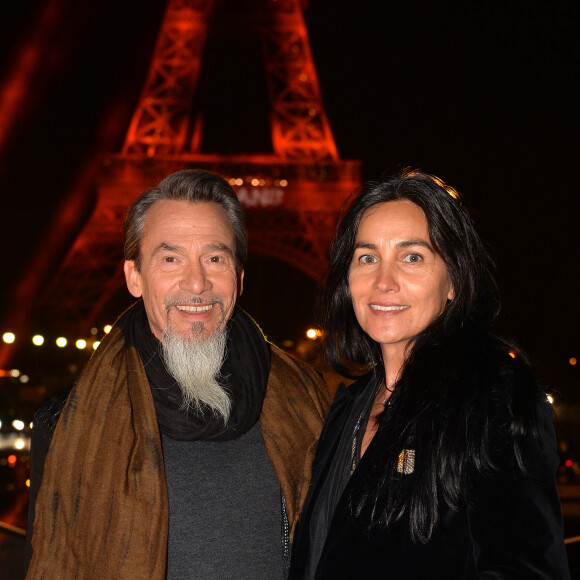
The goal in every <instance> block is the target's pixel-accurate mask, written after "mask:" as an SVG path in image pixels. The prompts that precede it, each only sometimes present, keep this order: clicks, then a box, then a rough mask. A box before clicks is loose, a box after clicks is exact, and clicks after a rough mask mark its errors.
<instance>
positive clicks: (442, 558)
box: [290, 355, 570, 580]
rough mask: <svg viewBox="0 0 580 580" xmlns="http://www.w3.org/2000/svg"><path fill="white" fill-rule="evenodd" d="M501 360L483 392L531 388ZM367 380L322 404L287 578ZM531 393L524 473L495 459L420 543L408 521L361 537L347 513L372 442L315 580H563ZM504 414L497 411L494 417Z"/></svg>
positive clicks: (551, 480)
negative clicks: (531, 432)
mask: <svg viewBox="0 0 580 580" xmlns="http://www.w3.org/2000/svg"><path fill="white" fill-rule="evenodd" d="M502 361H503V362H502V365H501V366H502V367H503V368H496V369H495V370H494V374H495V375H496V377H497V378H496V380H495V381H493V382H494V384H493V385H491V386H489V388H490V396H491V391H492V390H495V391H497V390H498V389H499V390H504V391H505V392H508V393H513V392H514V391H517V388H516V389H514V383H518V381H525V382H528V383H532V381H531V378H530V376H529V374H527V371H525V370H524V369H522V368H521V367H520V366H518V365H513V364H511V359H509V358H508V357H507V355H506V356H505V357H503V358H502ZM494 366H495V364H494ZM495 371H497V372H495ZM369 380H370V375H366V376H365V377H363V378H362V379H360V380H359V381H357V382H356V383H354V384H353V385H351V386H350V387H348V388H347V387H345V386H344V385H341V387H339V390H338V392H337V394H336V396H335V399H334V402H333V404H332V406H331V409H330V412H329V414H328V417H327V419H326V423H325V426H324V428H323V431H322V434H321V437H320V440H319V443H318V447H317V455H316V460H315V463H314V468H313V477H312V483H311V487H310V491H309V494H308V498H307V500H306V504H305V507H304V510H303V512H302V515H301V518H300V520H299V523H298V527H297V531H296V535H295V538H294V545H293V553H292V565H291V573H290V578H291V579H292V580H302V579H303V578H304V574H305V572H304V570H305V567H306V563H307V560H308V554H309V549H310V533H309V527H310V521H311V517H312V510H313V506H314V504H315V502H316V499H317V497H318V494H319V493H320V489H321V487H322V484H323V482H324V479H325V475H326V473H327V472H328V469H329V466H330V464H331V462H332V461H333V457H334V454H335V452H336V449H337V445H338V442H339V440H340V437H341V434H342V433H343V431H344V430H345V429H349V430H352V425H350V424H349V425H346V424H345V423H346V420H347V417H348V415H349V412H350V409H351V407H352V405H353V404H354V402H355V401H356V399H357V398H358V397H361V396H363V392H364V391H365V387H366V386H367V384H368V382H369ZM506 383H511V384H506ZM532 388H537V389H538V400H537V428H538V434H539V438H538V439H539V441H538V440H535V439H534V438H533V437H530V438H529V439H528V440H526V441H525V443H524V446H523V459H524V463H525V465H526V467H527V474H526V475H525V476H524V475H520V476H519V477H514V474H513V471H511V470H509V469H507V468H506V469H502V462H504V459H502V458H499V459H498V458H494V459H497V464H498V466H499V467H500V469H499V470H498V471H497V472H496V473H495V474H494V475H493V477H490V478H488V479H486V480H485V481H475V482H472V484H473V485H472V488H473V490H474V492H473V494H472V497H469V498H467V500H468V505H469V507H465V508H463V509H458V510H453V509H451V508H450V507H448V506H446V505H440V508H439V522H438V524H437V527H436V529H435V531H434V534H433V536H432V539H431V541H429V542H428V543H427V544H421V543H414V542H413V541H412V540H411V537H410V533H409V518H408V515H404V516H403V517H402V518H401V519H400V520H399V521H397V522H396V523H395V524H393V525H391V526H390V527H389V528H386V529H385V528H383V527H373V528H371V529H370V531H369V529H368V525H367V524H368V522H369V521H370V516H369V514H368V513H365V512H364V511H363V513H362V514H361V515H360V516H359V517H356V516H355V515H353V514H352V510H351V508H350V507H349V506H348V505H347V501H346V497H347V496H349V495H350V497H354V498H357V497H360V493H358V492H359V491H360V490H361V489H362V484H363V482H364V481H365V480H366V478H368V477H369V474H370V472H371V467H372V463H373V462H374V461H376V460H377V456H379V455H380V449H379V448H377V445H376V441H377V438H376V437H375V438H374V439H373V440H372V441H371V444H370V446H369V448H368V449H367V451H366V453H365V454H364V456H363V457H362V459H361V461H360V463H359V464H358V466H357V468H356V470H355V471H354V473H353V475H352V476H351V477H350V480H349V482H348V484H347V487H346V489H345V491H344V493H343V494H342V497H341V500H340V502H339V504H338V506H337V509H336V511H335V513H334V517H333V519H332V523H331V525H330V529H329V533H328V536H327V539H326V542H325V544H324V548H323V551H322V555H321V558H320V561H319V564H318V567H317V570H316V579H317V580H346V579H365V580H372V579H374V578H377V579H378V578H381V579H383V580H384V579H389V580H399V579H400V580H403V579H404V580H419V579H421V580H427V579H428V580H433V579H442V580H443V579H445V580H453V579H458V580H459V579H462V580H465V579H471V578H486V579H492V578H493V579H499V578H501V579H508V578H509V579H511V578H514V579H515V578H521V579H532V578H537V579H550V580H566V579H568V578H569V577H570V576H569V571H568V564H567V559H566V552H565V548H564V543H563V530H562V513H561V506H560V502H559V498H558V494H557V489H556V483H555V472H556V469H557V465H558V458H557V454H556V444H555V436H554V429H553V411H552V408H551V405H550V404H549V402H548V401H547V399H546V396H545V394H544V393H543V392H542V391H541V389H539V387H534V385H533V384H532ZM500 399H502V397H500ZM503 412H504V410H502V409H500V410H499V411H498V415H499V414H503ZM511 459H513V458H510V460H511ZM503 465H505V463H503ZM401 477H402V478H403V480H404V481H403V488H402V489H403V493H405V489H406V490H409V489H410V486H412V485H413V475H412V474H410V475H401ZM473 479H477V478H476V477H475V476H474V478H473ZM405 480H406V481H405Z"/></svg>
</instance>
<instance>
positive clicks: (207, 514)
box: [27, 170, 329, 580]
mask: <svg viewBox="0 0 580 580" xmlns="http://www.w3.org/2000/svg"><path fill="white" fill-rule="evenodd" d="M124 244H125V265H124V269H125V277H126V282H127V287H128V289H129V291H130V292H131V294H132V295H133V296H135V297H136V298H140V300H139V301H138V302H137V303H136V304H135V305H134V306H133V307H131V308H130V309H129V310H127V311H126V312H125V313H123V314H122V315H121V317H120V318H119V320H118V321H117V323H116V324H115V326H114V327H113V330H112V331H111V332H110V333H109V334H108V335H107V337H106V338H105V339H104V340H103V342H102V343H101V345H100V346H99V348H98V350H97V351H96V352H95V354H94V355H93V357H92V359H91V360H90V362H89V363H88V365H87V367H86V368H85V370H84V371H83V373H82V375H81V377H80V378H79V380H78V382H77V383H76V385H75V386H74V387H73V388H72V390H70V391H67V392H65V393H62V394H59V395H56V396H55V397H53V398H52V399H51V400H50V401H48V402H47V403H46V404H45V405H43V407H41V409H40V410H39V411H38V412H37V413H36V415H35V427H34V430H33V443H32V458H31V490H30V508H29V526H28V528H29V529H28V546H27V565H28V574H27V578H32V579H37V578H51V579H52V578H58V579H59V580H60V579H67V578H75V579H89V578H90V579H99V580H100V579H105V578H122V579H129V578H131V579H133V578H147V579H154V580H162V579H165V578H167V579H177V578H179V579H190V578H191V579H193V578H209V579H211V578H216V579H218V578H219V579H220V580H222V579H228V578H235V579H245V578H247V579H248V580H250V579H251V580H260V579H264V580H274V579H276V578H284V577H285V576H286V573H287V569H288V564H289V561H288V558H289V545H290V542H291V538H292V534H293V531H294V527H295V524H296V521H297V519H298V515H299V513H300V510H301V507H302V504H303V501H304V498H305V494H306V492H307V490H308V485H309V481H310V468H311V462H312V458H313V453H314V447H315V444H316V441H317V439H318V436H319V433H320V429H321V427H322V422H323V419H324V416H325V414H326V411H327V408H328V403H329V394H328V391H327V389H326V385H325V384H324V382H323V380H322V379H321V378H320V376H319V375H318V374H317V373H316V372H315V371H314V370H313V369H311V368H310V367H309V366H308V365H306V364H305V363H302V362H299V361H297V360H295V359H292V358H291V357H289V356H287V355H286V354H284V353H283V352H282V351H280V350H279V349H278V348H276V347H275V346H274V345H272V344H270V343H269V342H267V341H266V339H265V338H264V336H263V334H262V332H261V331H260V328H259V327H258V326H257V324H256V323H255V322H254V321H253V320H252V318H251V317H250V316H249V315H248V314H247V313H245V312H244V311H243V310H241V309H240V308H238V307H236V300H237V298H238V296H239V295H240V294H241V292H242V288H243V279H244V270H243V264H244V261H245V259H246V254H247V238H246V229H245V225H244V219H243V211H242V207H241V205H240V202H239V200H238V199H237V196H236V194H235V192H234V191H233V190H232V189H231V187H230V186H229V185H228V184H227V182H226V181H224V180H223V179H222V178H221V177H219V176H217V175H214V174H212V173H209V172H205V171H193V170H186V171H179V172H177V173H174V174H172V175H170V176H169V177H167V178H166V179H164V180H163V181H162V182H161V183H160V184H159V185H158V187H157V188H154V189H152V190H149V191H147V192H145V193H144V194H143V195H141V196H140V197H139V198H138V199H137V200H136V201H135V202H134V203H133V204H132V205H131V207H130V208H129V210H128V212H127V216H126V218H125V224H124Z"/></svg>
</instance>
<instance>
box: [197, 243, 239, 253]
mask: <svg viewBox="0 0 580 580" xmlns="http://www.w3.org/2000/svg"><path fill="white" fill-rule="evenodd" d="M203 249H204V250H212V251H214V252H225V253H226V254H229V255H230V256H233V255H234V253H233V251H232V249H231V248H230V247H229V246H228V245H227V244H223V243H221V242H214V243H212V244H207V245H205V246H204V247H203Z"/></svg>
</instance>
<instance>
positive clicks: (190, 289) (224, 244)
mask: <svg viewBox="0 0 580 580" xmlns="http://www.w3.org/2000/svg"><path fill="white" fill-rule="evenodd" d="M243 277H244V272H243V270H242V271H241V272H240V273H239V275H238V274H237V273H236V261H235V239H234V232H233V227H232V224H231V222H230V220H229V218H228V216H227V214H226V213H225V211H224V210H223V209H222V208H221V207H220V206H219V205H217V204H215V203H208V202H199V203H190V202H187V201H173V200H163V201H158V202H157V203H155V204H154V205H153V206H152V207H151V208H150V209H149V211H148V212H147V215H146V217H145V224H144V229H143V237H142V240H141V272H138V271H137V268H136V267H135V262H134V261H132V260H128V261H126V262H125V278H126V281H127V288H128V289H129V292H131V294H132V295H133V296H135V297H136V298H139V297H141V296H142V297H143V302H144V304H145V310H146V312H147V318H148V319H149V324H150V325H151V330H152V331H153V334H154V335H155V336H156V337H157V338H158V339H159V340H163V332H164V331H165V329H166V328H167V326H168V323H170V324H171V329H172V332H175V333H177V334H179V335H181V336H183V337H185V336H190V335H191V332H192V330H193V331H194V333H195V334H197V335H199V336H200V337H203V336H208V335H210V334H213V333H214V332H215V331H216V330H217V329H219V328H223V326H224V325H225V324H226V322H227V321H228V320H229V318H230V316H231V315H232V312H233V309H234V306H235V303H236V299H237V297H238V296H239V294H240V293H241V291H242V282H243Z"/></svg>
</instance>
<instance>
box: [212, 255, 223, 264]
mask: <svg viewBox="0 0 580 580" xmlns="http://www.w3.org/2000/svg"><path fill="white" fill-rule="evenodd" d="M209 261H210V262H213V263H214V264H219V262H222V261H223V260H222V257H221V256H212V257H211V258H210V259H209Z"/></svg>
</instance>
